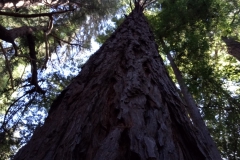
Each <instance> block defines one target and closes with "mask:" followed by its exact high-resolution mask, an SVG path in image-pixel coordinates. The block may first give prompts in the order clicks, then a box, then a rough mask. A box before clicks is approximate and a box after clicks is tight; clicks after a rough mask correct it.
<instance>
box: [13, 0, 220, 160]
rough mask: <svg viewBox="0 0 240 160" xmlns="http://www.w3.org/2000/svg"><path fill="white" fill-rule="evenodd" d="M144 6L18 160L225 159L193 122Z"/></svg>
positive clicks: (110, 41)
mask: <svg viewBox="0 0 240 160" xmlns="http://www.w3.org/2000/svg"><path fill="white" fill-rule="evenodd" d="M143 7H144V6H143V5H140V4H139V3H136V4H135V9H134V10H133V11H132V13H131V14H130V15H129V16H128V17H127V18H126V20H125V21H124V22H123V24H122V25H121V26H120V27H119V28H118V29H117V30H116V31H115V33H113V34H112V35H111V37H110V38H109V39H108V40H107V41H106V42H105V43H104V44H103V45H102V47H101V48H100V49H99V50H98V51H97V52H96V53H95V54H94V55H93V56H91V57H90V59H89V60H88V62H87V63H86V64H85V65H84V67H83V68H82V71H81V72H80V74H79V75H78V76H77V77H76V78H75V79H74V80H73V81H72V83H71V84H70V85H69V86H68V87H67V88H66V89H65V90H64V91H63V92H62V93H61V94H60V95H59V96H58V97H57V99H56V100H55V101H54V103H53V104H52V106H51V109H50V111H49V115H48V117H47V119H46V121H45V124H44V125H43V126H42V127H39V128H38V129H37V130H36V131H35V133H34V135H33V137H32V138H31V140H30V141H29V142H28V144H27V145H26V146H24V147H23V148H22V149H21V150H20V151H19V152H18V153H17V154H16V156H15V159H16V160H18V159H19V160H20V159H22V160H28V159H29V160H30V159H31V160H32V159H34V160H42V159H51V160H52V159H56V160H60V159H64V160H65V159H67V160H69V159H83V160H92V159H96V160H106V159H109V160H115V159H116V160H127V159H129V160H140V159H142V160H145V159H148V160H150V159H151V160H153V159H158V160H160V159H171V160H177V159H178V160H193V159H194V160H198V159H199V160H203V159H214V160H218V159H221V158H220V155H219V153H218V151H217V149H216V147H215V146H209V145H208V142H207V141H206V139H205V137H203V136H202V135H201V134H200V132H198V130H197V129H196V128H195V127H194V126H193V124H192V122H191V121H190V119H189V116H188V114H187V113H186V110H185V108H186V105H185V104H184V103H183V101H182V100H181V97H180V96H179V95H178V92H177V88H176V87H175V85H174V83H173V82H172V80H171V79H170V78H169V76H168V73H167V71H166V69H165V67H164V64H163V61H162V59H161V57H160V56H159V54H158V47H157V45H156V43H155V41H154V37H153V34H152V32H151V30H150V28H149V25H148V23H147V21H146V19H145V17H144V15H143V13H142V12H143Z"/></svg>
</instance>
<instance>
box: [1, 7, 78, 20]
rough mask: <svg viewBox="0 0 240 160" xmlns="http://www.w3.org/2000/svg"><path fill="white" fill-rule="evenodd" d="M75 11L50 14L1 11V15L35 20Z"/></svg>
mask: <svg viewBox="0 0 240 160" xmlns="http://www.w3.org/2000/svg"><path fill="white" fill-rule="evenodd" d="M72 11H74V9H70V10H64V11H58V12H50V13H39V14H19V13H12V12H2V11H0V15H4V16H11V17H22V18H35V17H42V16H48V17H50V16H52V15H54V14H62V13H66V12H72Z"/></svg>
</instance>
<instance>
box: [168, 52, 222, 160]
mask: <svg viewBox="0 0 240 160" xmlns="http://www.w3.org/2000/svg"><path fill="white" fill-rule="evenodd" d="M167 58H168V60H169V61H170V64H171V66H172V69H173V71H174V74H175V76H176V79H177V81H178V84H179V86H180V88H181V92H182V94H183V97H184V100H185V102H186V104H187V105H186V106H187V111H188V113H189V114H190V117H191V119H192V121H193V124H194V125H195V127H196V128H197V129H198V132H199V133H200V136H201V137H202V139H203V141H204V143H205V144H206V146H207V147H208V148H209V151H211V154H212V155H215V157H217V158H218V159H221V157H220V153H219V151H218V149H217V147H216V144H215V143H214V141H213V139H212V137H211V136H210V133H209V131H208V128H207V126H206V124H205V123H204V121H203V119H202V117H201V114H200V112H199V110H198V107H197V105H196V103H195V100H194V99H193V96H192V95H191V94H190V92H189V91H188V88H187V86H186V84H185V82H184V80H183V77H182V74H181V71H180V70H179V69H178V67H177V66H176V64H175V62H174V60H173V58H172V56H171V54H170V53H169V52H168V54H167Z"/></svg>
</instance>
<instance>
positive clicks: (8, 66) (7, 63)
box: [0, 42, 14, 89]
mask: <svg viewBox="0 0 240 160" xmlns="http://www.w3.org/2000/svg"><path fill="white" fill-rule="evenodd" d="M0 47H1V50H2V52H3V55H4V57H5V62H6V68H7V71H8V74H9V77H10V81H11V87H12V89H14V85H13V76H12V71H11V68H10V63H9V61H8V57H7V53H6V51H5V50H4V48H3V46H2V43H1V42H0Z"/></svg>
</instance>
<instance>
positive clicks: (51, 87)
mask: <svg viewBox="0 0 240 160" xmlns="http://www.w3.org/2000/svg"><path fill="white" fill-rule="evenodd" d="M23 2H25V3H20V2H18V1H14V2H13V1H9V2H8V1H4V2H0V8H1V11H0V15H1V16H0V39H1V41H0V42H1V43H0V64H1V66H0V75H1V77H0V93H1V94H0V127H1V128H0V143H1V146H0V159H6V158H9V157H11V156H12V155H14V153H15V152H16V151H17V150H18V149H19V148H20V147H21V146H22V145H24V144H25V143H26V142H27V141H28V140H29V139H30V138H31V135H32V133H33V132H34V130H35V129H36V128H37V127H38V126H41V125H42V124H43V122H44V118H45V117H46V115H47V113H48V110H49V109H50V105H51V103H52V102H53V100H54V99H55V97H56V96H57V95H58V94H59V93H60V91H62V90H63V89H64V88H65V87H66V86H67V85H68V84H69V83H70V82H71V80H72V79H73V78H74V76H75V75H77V74H78V72H80V71H81V66H82V65H83V64H84V62H85V61H86V59H87V56H89V55H88V54H87V53H89V51H90V50H91V47H92V46H91V44H92V43H91V42H92V41H93V40H96V41H97V42H98V43H99V44H103V43H104V42H105V40H106V39H107V38H108V37H109V36H110V34H111V33H112V32H113V31H114V30H115V29H116V27H117V26H118V25H119V24H120V23H121V22H122V21H123V20H124V18H125V16H126V15H128V13H130V11H131V10H132V7H133V4H132V3H131V1H128V0H125V1H124V0H122V1H114V0H111V1H110V0H91V1H87V0H79V1H75V0H74V1H69V2H67V1H66V2H65V1H39V2H30V1H23ZM239 5H240V1H238V0H230V1H226V0H209V1H205V0H197V1H190V0H175V1H172V0H171V1H167V0H156V1H151V3H149V5H148V7H147V9H146V10H145V11H144V13H145V15H146V16H147V18H148V21H149V24H150V26H151V28H152V30H153V32H154V35H155V39H156V42H157V44H158V47H159V51H160V53H161V56H162V57H163V59H164V63H165V66H166V67H167V68H168V71H169V73H170V75H171V77H172V79H173V80H174V82H175V84H176V85H177V86H178V88H179V93H180V94H181V95H183V96H184V93H183V90H184V88H183V87H182V86H187V90H188V92H189V93H190V94H191V95H192V97H193V98H194V99H195V102H196V104H197V107H198V108H199V110H200V112H201V115H202V117H203V118H204V120H205V123H206V125H207V127H208V128H209V131H210V133H211V135H212V137H213V139H214V140H215V142H216V144H217V146H218V149H219V150H220V152H221V155H222V157H223V158H225V159H233V160H234V159H239V157H240V147H239V146H240V145H239V143H240V137H239V136H240V122H239V121H240V120H239V119H240V109H239V106H240V105H239V91H240V90H239V82H240V79H239V76H240V75H239V74H240V73H239V66H240V64H239V60H240V53H239V51H240V50H239V49H240V42H239V20H240V19H239V13H240V9H239V8H240V6H239ZM90 52H91V51H90ZM172 62H174V63H172ZM173 64H175V68H174V65H173ZM176 67H177V68H176ZM179 76H180V78H179Z"/></svg>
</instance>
